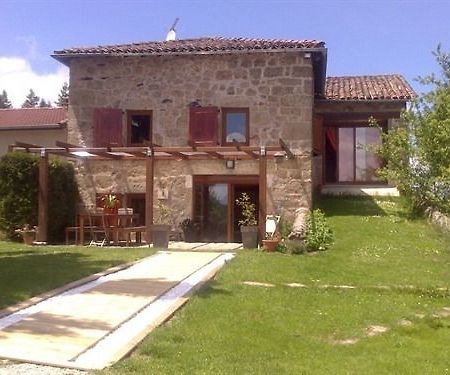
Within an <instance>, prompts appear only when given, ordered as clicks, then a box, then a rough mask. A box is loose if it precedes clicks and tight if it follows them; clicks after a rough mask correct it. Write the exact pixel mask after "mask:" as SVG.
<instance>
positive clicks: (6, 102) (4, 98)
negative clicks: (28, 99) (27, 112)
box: [0, 90, 12, 108]
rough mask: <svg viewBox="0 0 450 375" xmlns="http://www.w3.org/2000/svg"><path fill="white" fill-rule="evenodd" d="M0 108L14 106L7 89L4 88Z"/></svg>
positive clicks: (0, 97)
mask: <svg viewBox="0 0 450 375" xmlns="http://www.w3.org/2000/svg"><path fill="white" fill-rule="evenodd" d="M0 108H12V104H11V102H10V101H9V99H8V94H7V93H6V90H3V92H2V93H1V94H0Z"/></svg>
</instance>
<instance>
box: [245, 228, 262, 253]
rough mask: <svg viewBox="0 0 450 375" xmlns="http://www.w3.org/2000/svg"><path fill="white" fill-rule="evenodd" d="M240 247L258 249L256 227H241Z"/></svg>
mask: <svg viewBox="0 0 450 375" xmlns="http://www.w3.org/2000/svg"><path fill="white" fill-rule="evenodd" d="M241 233H242V245H243V246H244V248H245V249H256V248H257V247H258V227H256V226H251V227H245V226H241Z"/></svg>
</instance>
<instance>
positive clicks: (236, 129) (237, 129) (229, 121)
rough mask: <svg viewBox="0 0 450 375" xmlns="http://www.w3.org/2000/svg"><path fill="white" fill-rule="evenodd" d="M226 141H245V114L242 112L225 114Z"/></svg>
mask: <svg viewBox="0 0 450 375" xmlns="http://www.w3.org/2000/svg"><path fill="white" fill-rule="evenodd" d="M225 132H226V133H225V140H226V142H239V143H246V142H247V114H246V113H244V112H235V113H232V112H230V113H226V115H225Z"/></svg>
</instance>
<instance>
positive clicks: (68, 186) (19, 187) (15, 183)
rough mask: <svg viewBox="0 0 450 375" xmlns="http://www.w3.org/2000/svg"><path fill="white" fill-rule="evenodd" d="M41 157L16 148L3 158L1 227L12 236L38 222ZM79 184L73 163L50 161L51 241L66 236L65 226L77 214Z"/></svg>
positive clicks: (15, 236) (0, 197) (0, 205)
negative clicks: (26, 225) (16, 231)
mask: <svg viewBox="0 0 450 375" xmlns="http://www.w3.org/2000/svg"><path fill="white" fill-rule="evenodd" d="M38 162H39V159H38V157H36V156H34V155H31V154H26V153H21V152H13V153H9V154H7V155H5V156H3V157H2V158H1V159H0V230H1V231H3V232H4V234H5V235H6V237H7V238H9V239H18V237H17V234H16V233H15V232H14V230H15V229H17V228H22V227H23V226H24V225H25V224H30V225H32V226H34V225H37V218H38V183H39V165H38ZM77 192H78V191H77V186H76V182H75V174H74V170H73V166H72V164H70V163H68V162H65V161H60V160H53V161H50V163H49V207H48V210H49V218H48V229H49V233H48V234H49V237H48V239H49V241H50V242H58V241H61V240H62V239H63V238H64V228H65V227H66V226H69V225H72V224H73V220H74V217H75V205H76V201H77Z"/></svg>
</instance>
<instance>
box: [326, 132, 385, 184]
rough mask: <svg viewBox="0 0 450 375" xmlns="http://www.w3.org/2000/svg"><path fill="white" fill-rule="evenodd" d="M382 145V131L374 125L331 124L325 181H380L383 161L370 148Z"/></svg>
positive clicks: (328, 133) (327, 146)
mask: <svg viewBox="0 0 450 375" xmlns="http://www.w3.org/2000/svg"><path fill="white" fill-rule="evenodd" d="M380 144H381V131H380V129H378V128H373V127H362V126H361V127H349V126H346V127H328V128H327V129H326V131H325V164H324V167H325V181H326V182H341V183H364V182H378V179H377V176H376V170H377V169H378V168H380V166H381V160H380V158H379V157H377V156H376V155H375V154H374V153H373V152H371V150H370V147H371V146H376V145H380Z"/></svg>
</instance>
